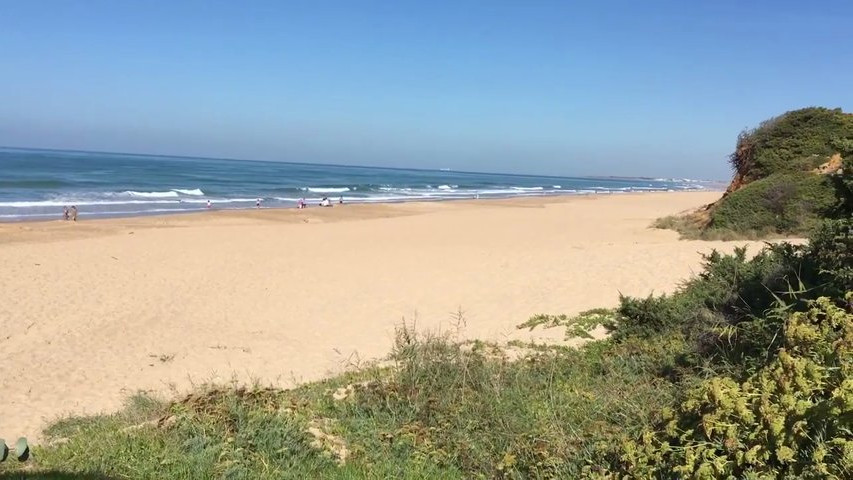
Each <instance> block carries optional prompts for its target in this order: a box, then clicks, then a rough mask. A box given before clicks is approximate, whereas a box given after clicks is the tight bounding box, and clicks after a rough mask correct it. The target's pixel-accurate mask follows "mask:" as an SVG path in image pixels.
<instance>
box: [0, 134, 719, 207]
mask: <svg viewBox="0 0 853 480" xmlns="http://www.w3.org/2000/svg"><path fill="white" fill-rule="evenodd" d="M704 188H716V185H713V184H710V183H708V182H702V181H697V180H690V179H664V178H654V179H651V178H612V177H605V178H598V177H551V176H532V175H506V174H495V173H471V172H457V171H450V170H413V169H396V168H375V167H356V166H341V165H318V164H305V163H287V162H267V161H254V160H225V159H213V158H188V157H170V156H159V155H135V154H118V153H94V152H78V151H55V150H32V149H19V148H0V221H16V220H47V219H52V218H57V219H58V218H61V215H62V209H63V207H65V206H68V207H71V206H72V205H75V206H77V208H78V209H79V212H80V218H81V219H82V218H87V217H107V216H113V217H115V216H133V215H149V214H166V213H179V212H193V211H202V210H206V209H207V205H208V201H209V202H210V204H211V207H212V208H215V209H246V208H254V207H255V204H256V202H257V201H258V199H260V200H261V206H262V207H264V208H292V207H295V206H296V204H297V202H298V201H299V200H300V199H305V201H306V202H307V203H308V205H309V206H311V205H316V204H317V203H318V202H319V201H320V200H321V199H322V198H323V197H324V196H328V197H329V198H331V199H332V200H333V202H334V203H337V201H338V200H339V199H340V198H343V201H344V202H345V203H371V202H374V203H375V202H407V201H440V200H454V199H471V198H500V197H520V196H534V195H603V194H618V193H625V192H651V191H678V190H697V189H704Z"/></svg>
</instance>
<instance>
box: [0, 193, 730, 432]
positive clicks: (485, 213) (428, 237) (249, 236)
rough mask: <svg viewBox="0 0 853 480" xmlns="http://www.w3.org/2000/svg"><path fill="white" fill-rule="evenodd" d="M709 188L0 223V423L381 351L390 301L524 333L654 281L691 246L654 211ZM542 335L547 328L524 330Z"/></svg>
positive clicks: (407, 312)
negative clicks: (540, 317)
mask: <svg viewBox="0 0 853 480" xmlns="http://www.w3.org/2000/svg"><path fill="white" fill-rule="evenodd" d="M718 195H719V194H717V193H669V194H642V195H616V196H599V197H584V198H527V199H515V200H493V201H477V202H445V203H429V204H403V205H345V206H338V207H335V208H331V209H320V208H312V209H308V210H305V211H296V210H288V211H285V210H268V211H263V210H262V211H248V212H209V213H205V214H200V215H189V216H170V217H151V218H135V219H118V220H99V221H87V220H86V218H85V212H82V214H81V221H80V222H77V223H76V224H73V223H69V222H61V221H57V222H46V223H35V224H34V223H29V224H2V225H0V265H2V269H0V290H1V291H2V296H3V299H2V302H0V355H2V358H3V361H2V363H0V392H2V402H3V404H4V407H3V413H2V414H0V433H2V434H3V435H5V436H6V437H7V438H9V437H15V436H17V435H29V436H30V437H36V438H37V437H38V432H39V429H40V428H41V427H43V426H44V424H45V422H46V421H49V420H51V419H53V418H56V417H57V416H59V415H61V414H64V413H70V412H75V413H84V412H88V413H93V412H99V411H105V410H106V411H109V410H115V409H117V408H119V407H120V405H121V402H122V399H123V397H124V396H126V395H127V394H128V393H132V392H134V391H136V390H154V391H158V392H166V393H168V392H169V391H170V390H179V391H181V390H185V389H187V388H188V387H190V386H191V385H192V383H193V382H203V381H207V380H217V381H223V380H228V379H231V378H232V377H234V376H236V377H237V378H239V379H249V378H254V379H260V380H262V381H265V382H275V383H278V384H281V385H291V384H292V383H293V382H294V381H303V380H309V379H315V378H318V377H320V376H322V375H325V374H328V373H330V372H333V371H336V370H339V369H341V368H343V366H344V365H345V364H346V362H348V361H351V360H354V359H356V358H362V359H364V358H372V357H377V356H381V355H384V354H385V353H386V352H387V351H388V349H389V346H390V344H391V341H392V336H393V329H394V326H395V325H398V324H399V323H400V322H401V321H402V319H403V318H406V319H407V320H409V321H411V320H413V319H415V318H416V319H417V324H418V328H421V329H435V328H439V327H441V328H444V329H447V328H450V325H451V318H452V316H451V312H455V311H457V310H458V309H459V308H461V309H462V310H463V311H464V312H465V318H466V321H467V327H466V329H465V335H467V336H472V337H480V338H488V339H493V340H507V339H512V338H530V334H528V333H526V332H519V331H516V330H515V329H514V326H515V325H516V324H518V323H520V322H523V321H524V320H526V319H527V318H528V317H529V316H530V315H532V314H535V313H543V312H555V313H561V312H565V313H573V312H578V311H581V310H584V309H588V308H592V307H596V306H611V305H614V304H615V302H616V300H617V296H618V292H620V291H621V292H622V293H625V294H631V295H647V294H649V293H650V292H653V291H654V292H666V291H671V290H672V289H673V288H674V287H675V286H676V285H677V283H678V282H679V281H680V280H681V279H684V278H685V277H688V276H689V275H690V274H691V273H692V272H694V271H696V270H697V268H698V267H699V263H700V255H699V252H708V251H710V249H711V248H714V247H716V248H722V249H723V250H727V251H728V250H731V248H732V247H733V244H725V243H719V242H716V243H705V242H685V241H678V240H677V239H676V234H675V233H673V232H668V231H660V230H653V229H649V228H648V225H649V223H650V222H651V221H652V220H653V219H654V218H656V217H658V216H661V215H665V214H671V213H675V212H679V211H682V210H685V209H687V208H690V207H694V206H698V205H701V204H703V203H708V202H710V201H712V200H714V199H715V198H716V197H717V196H718ZM555 334H556V335H557V336H559V332H550V331H549V332H545V333H541V332H540V333H537V332H534V335H536V336H539V337H543V336H544V337H548V336H550V337H553V336H554V335H555Z"/></svg>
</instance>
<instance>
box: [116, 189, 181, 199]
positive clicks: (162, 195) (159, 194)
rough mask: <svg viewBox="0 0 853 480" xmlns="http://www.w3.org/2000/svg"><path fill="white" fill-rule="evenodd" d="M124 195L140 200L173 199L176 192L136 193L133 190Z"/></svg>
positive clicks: (176, 194)
mask: <svg viewBox="0 0 853 480" xmlns="http://www.w3.org/2000/svg"><path fill="white" fill-rule="evenodd" d="M124 193H125V194H126V195H130V196H131V197H142V198H175V197H177V196H178V192H176V191H174V190H169V191H168V192H136V191H134V190H128V191H126V192H124Z"/></svg>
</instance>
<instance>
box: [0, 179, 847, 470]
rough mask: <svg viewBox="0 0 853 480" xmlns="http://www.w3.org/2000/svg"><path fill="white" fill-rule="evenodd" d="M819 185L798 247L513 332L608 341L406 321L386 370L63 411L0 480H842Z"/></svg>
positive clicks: (836, 338) (836, 265)
mask: <svg viewBox="0 0 853 480" xmlns="http://www.w3.org/2000/svg"><path fill="white" fill-rule="evenodd" d="M768 178H769V177H768ZM755 183H758V181H756V182H755ZM831 186H832V188H833V192H834V197H833V201H832V202H829V201H827V202H826V204H825V205H826V208H827V209H828V210H829V211H831V212H832V215H833V216H835V217H837V218H835V219H830V220H826V221H824V222H821V223H820V224H819V225H817V226H816V228H815V230H814V233H813V234H812V236H811V238H810V241H809V243H808V244H805V245H791V244H785V243H783V244H778V245H768V246H767V247H766V248H765V249H763V250H762V251H761V252H757V253H756V255H754V256H752V257H749V256H748V255H747V252H746V250H745V249H738V250H737V251H736V252H735V253H734V254H733V255H721V254H719V253H712V254H710V255H708V256H707V257H706V258H705V266H704V269H703V271H702V273H700V274H699V275H698V276H696V277H695V278H693V279H690V280H689V281H687V282H686V283H684V285H682V287H681V288H680V289H679V290H678V291H677V292H676V293H674V294H672V295H665V296H657V297H655V296H651V297H648V298H631V297H623V298H622V299H621V301H620V305H619V306H618V307H617V308H615V309H613V310H607V309H597V310H592V311H588V312H584V313H583V314H580V315H578V316H576V317H569V316H566V315H536V316H534V317H533V318H531V319H530V320H529V321H527V322H525V323H524V324H522V325H521V327H522V328H553V327H566V331H567V335H569V336H586V335H587V332H589V331H590V330H591V329H593V328H598V327H603V328H605V329H607V330H608V331H609V332H610V333H611V335H610V336H609V337H608V338H607V339H606V340H599V341H593V342H589V343H587V344H585V345H584V346H583V347H580V348H578V349H572V348H567V347H555V346H551V347H542V346H538V347H533V346H525V345H514V346H513V347H512V348H510V347H502V348H498V347H497V346H494V345H488V344H484V343H480V342H474V343H460V342H457V341H455V340H454V338H453V337H449V336H443V337H436V336H429V335H423V334H420V333H418V332H413V331H411V330H409V329H406V328H401V329H400V330H399V331H398V334H397V338H396V342H395V348H394V350H393V352H392V354H391V356H390V360H391V362H390V363H391V364H390V365H384V366H379V365H377V366H373V367H370V368H365V369H362V370H359V371H356V372H352V373H349V374H347V375H342V376H339V377H336V378H332V379H329V380H326V381H323V382H316V383H311V384H307V385H304V386H302V387H300V388H296V389H293V390H287V391H282V390H276V389H267V388H213V387H211V388H207V389H203V390H201V391H199V392H197V393H194V394H193V395H190V396H188V397H186V398H184V399H181V400H179V401H175V402H171V403H167V402H161V401H156V400H153V399H150V398H148V397H146V396H136V397H133V398H132V399H130V401H129V403H128V406H127V408H125V409H124V410H123V411H121V412H119V413H117V414H114V415H105V416H96V417H86V418H69V419H65V420H62V421H60V422H57V423H56V424H54V425H53V426H51V427H50V428H49V429H48V431H47V432H46V436H47V439H48V442H47V444H46V445H45V446H43V447H40V448H39V447H37V448H35V449H34V452H33V458H32V464H30V465H25V464H4V465H3V466H0V478H54V479H67V478H134V479H136V478H140V479H155V478H156V479H159V478H188V479H193V478H198V479H206V478H227V479H241V478H246V479H248V478H252V479H255V478H259V479H278V478H332V479H334V478H340V479H347V478H353V479H354V478H359V479H360V478H377V479H378V478H412V479H414V478H505V479H522V478H542V479H544V478H595V479H634V478H636V479H641V478H659V479H678V478H695V479H711V478H732V479H734V478H751V479H774V478H780V479H795V478H797V479H799V478H805V479H846V478H853V217H851V213H853V209H851V206H853V189H851V186H853V174H851V172H850V171H845V173H844V174H843V175H839V176H836V177H833V178H832V181H831ZM3 469H11V470H3Z"/></svg>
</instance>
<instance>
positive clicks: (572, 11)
mask: <svg viewBox="0 0 853 480" xmlns="http://www.w3.org/2000/svg"><path fill="white" fill-rule="evenodd" d="M851 25H853V2H850V1H821V0H817V1H812V2H801V1H788V0H780V1H770V0H762V1H735V0H718V1H713V2H712V1H687V0H679V1H655V0H649V1H645V2H638V1H606V0H605V1H598V2H573V1H568V0H565V1H553V2H552V1H536V0H530V1H521V0H519V1H514V2H504V1H496V0H491V1H465V0H457V1H437V0H432V1H428V2H427V1H420V2H412V1H405V0H401V1H358V0H350V1H340V2H333V1H323V0H314V1H306V2H301V1H269V2H266V1H246V2H233V1H228V2H224V1H223V2H220V1H210V0H207V1H153V0H152V1H145V2H117V1H113V0H109V1H97V0H80V1H71V0H64V1H59V0H57V1H44V0H41V1H39V0H21V1H9V0H0V26H2V27H0V59H2V63H1V64H0V145H6V146H29V147H44V148H71V149H83V150H104V151H119V152H135V153H159V154H176V155H198V156H213V157H229V158H251V159H265V160H285V161H299V162H320V163H339V164H360V165H381V166H398V167H417V168H444V167H450V168H454V169H460V170H461V169H465V170H479V171H498V172H514V173H541V174H555V175H590V174H606V175H653V176H663V175H666V176H689V177H703V178H717V179H724V178H727V177H728V176H729V171H728V167H727V164H726V160H725V157H726V155H727V154H728V153H729V152H730V151H731V149H732V147H733V145H734V141H735V137H736V135H737V133H738V132H739V131H740V130H741V129H742V128H744V127H747V126H753V125H755V124H757V123H758V122H760V121H761V120H763V119H765V118H767V117H770V116H773V115H776V114H779V113H782V112H784V111H786V110H790V109H794V108H799V107H803V106H810V105H822V106H829V107H841V108H844V109H845V110H846V111H849V110H853V88H851V85H853V40H851V38H853V29H851Z"/></svg>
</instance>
